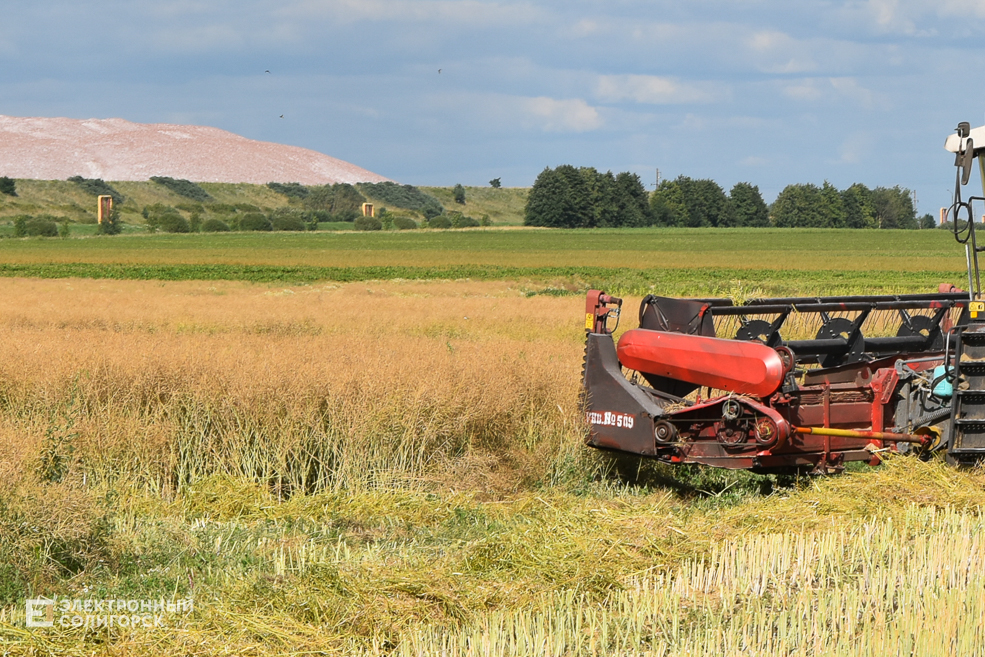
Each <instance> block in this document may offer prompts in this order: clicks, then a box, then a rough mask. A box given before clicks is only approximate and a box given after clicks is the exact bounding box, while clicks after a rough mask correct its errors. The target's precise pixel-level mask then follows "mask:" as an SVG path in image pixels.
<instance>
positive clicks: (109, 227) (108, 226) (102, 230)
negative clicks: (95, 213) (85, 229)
mask: <svg viewBox="0 0 985 657" xmlns="http://www.w3.org/2000/svg"><path fill="white" fill-rule="evenodd" d="M122 230H123V226H122V225H121V224H120V211H119V210H118V209H117V207H116V203H115V202H114V203H113V209H112V210H110V213H109V216H108V217H103V223H101V224H99V228H97V229H96V232H97V233H99V234H100V235H119V234H120V231H122Z"/></svg>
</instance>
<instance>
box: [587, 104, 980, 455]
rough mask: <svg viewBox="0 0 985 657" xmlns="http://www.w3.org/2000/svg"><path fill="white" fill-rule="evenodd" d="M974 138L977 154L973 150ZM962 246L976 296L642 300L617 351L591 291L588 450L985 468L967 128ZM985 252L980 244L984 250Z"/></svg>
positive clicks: (959, 205)
mask: <svg viewBox="0 0 985 657" xmlns="http://www.w3.org/2000/svg"><path fill="white" fill-rule="evenodd" d="M975 142H977V143H980V144H981V145H982V148H981V149H976V147H975V145H974V144H975ZM945 147H946V148H947V149H948V150H950V151H952V152H954V153H955V154H956V165H957V167H958V173H957V181H956V183H955V202H954V204H953V205H952V207H951V209H950V215H951V217H952V218H954V219H959V218H960V219H963V220H964V221H965V222H966V223H965V224H964V225H959V223H960V222H958V221H955V222H954V225H955V237H956V238H957V240H958V242H959V243H962V244H964V245H965V249H966V256H967V261H968V280H969V288H970V291H968V292H965V291H962V290H959V289H957V288H955V287H954V286H951V285H941V286H940V288H939V289H938V291H937V292H936V293H930V294H907V295H880V296H845V297H816V298H813V297H812V298H804V297H789V298H777V299H755V300H751V301H747V302H745V303H742V304H735V303H733V301H732V300H731V299H671V298H665V297H655V296H652V295H650V296H647V297H646V298H644V299H643V302H642V304H641V305H640V311H639V327H638V328H634V329H630V330H628V331H625V332H624V333H623V334H622V335H621V336H620V338H619V341H618V343H617V342H616V341H615V340H614V339H613V336H612V330H613V327H610V323H613V322H615V321H617V320H618V318H619V314H620V312H621V309H622V300H621V299H618V298H615V297H612V296H609V295H607V294H605V293H603V292H601V291H598V290H592V291H590V292H589V293H588V298H587V301H586V308H585V313H586V325H585V328H586V332H587V339H586V347H585V364H584V371H583V375H584V376H583V378H584V391H585V406H586V416H587V420H588V423H589V425H590V434H589V438H588V444H589V445H591V446H593V447H598V448H601V449H608V450H616V451H620V452H628V453H632V454H639V455H643V456H650V457H653V458H656V459H659V460H661V461H665V462H668V463H701V464H705V465H712V466H716V467H723V468H733V469H746V470H752V471H754V472H760V473H779V472H796V471H810V472H815V473H829V472H840V471H841V470H842V469H844V467H845V464H846V463H848V462H850V461H865V462H867V463H869V464H871V465H877V464H878V463H879V454H880V453H882V452H884V451H887V450H892V451H900V452H904V451H917V452H919V453H921V454H929V453H931V452H935V451H943V452H945V454H946V458H947V460H948V461H949V462H951V463H953V464H956V465H962V464H965V465H971V464H974V463H976V462H978V461H979V460H981V459H983V458H985V302H983V301H981V299H982V295H981V284H980V275H979V271H978V253H979V251H980V250H982V249H979V248H978V246H977V244H976V239H975V223H974V221H972V218H973V216H974V214H973V207H972V206H973V203H974V202H975V201H985V198H983V197H970V198H969V199H968V200H967V202H964V201H962V200H961V194H960V192H961V186H962V185H963V184H966V183H967V182H968V178H969V176H970V171H971V166H972V163H973V161H974V159H976V158H977V159H978V162H979V167H980V171H981V172H982V179H983V188H985V127H981V128H976V129H975V130H970V129H969V126H968V124H966V123H962V124H961V125H959V126H958V130H957V133H956V134H955V135H951V137H949V138H948V140H947V142H946V144H945ZM983 249H985V247H983Z"/></svg>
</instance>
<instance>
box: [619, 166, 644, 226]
mask: <svg viewBox="0 0 985 657" xmlns="http://www.w3.org/2000/svg"><path fill="white" fill-rule="evenodd" d="M616 189H617V191H618V195H619V196H618V203H619V216H620V223H619V225H620V226H649V225H650V224H651V223H653V222H652V220H651V216H650V195H649V194H647V192H646V187H645V186H644V185H643V181H642V180H640V177H639V176H638V175H636V174H635V173H629V172H628V171H624V172H622V173H620V174H618V175H616Z"/></svg>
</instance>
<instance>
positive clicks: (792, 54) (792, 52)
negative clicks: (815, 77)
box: [746, 30, 817, 73]
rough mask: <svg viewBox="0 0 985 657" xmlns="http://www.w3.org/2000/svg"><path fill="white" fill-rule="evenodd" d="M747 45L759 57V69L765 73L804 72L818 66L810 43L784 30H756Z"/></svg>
mask: <svg viewBox="0 0 985 657" xmlns="http://www.w3.org/2000/svg"><path fill="white" fill-rule="evenodd" d="M746 46H747V48H748V49H749V50H751V51H752V52H753V54H754V55H755V56H756V57H757V58H758V59H759V70H761V71H763V72H764V73H804V72H807V71H813V70H814V69H816V68H817V63H816V62H815V61H814V58H813V57H812V56H811V53H810V48H809V46H808V44H807V43H805V42H803V41H798V40H796V39H794V38H793V37H791V36H790V35H788V34H785V33H783V32H777V31H773V30H764V31H760V32H755V33H753V34H752V35H751V36H749V37H748V39H747V40H746Z"/></svg>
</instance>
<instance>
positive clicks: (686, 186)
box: [675, 176, 733, 228]
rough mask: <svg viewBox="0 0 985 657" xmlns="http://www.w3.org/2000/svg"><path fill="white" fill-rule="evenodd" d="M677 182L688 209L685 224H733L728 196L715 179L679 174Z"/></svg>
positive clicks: (700, 225) (701, 225)
mask: <svg viewBox="0 0 985 657" xmlns="http://www.w3.org/2000/svg"><path fill="white" fill-rule="evenodd" d="M675 182H676V183H677V184H678V186H679V187H680V190H681V198H682V200H683V202H684V207H685V208H686V210H687V211H686V220H685V223H684V225H685V226H690V227H693V228H700V227H704V226H729V225H733V219H732V215H731V211H730V208H729V202H728V197H727V196H725V190H723V189H722V188H721V187H719V185H718V183H716V182H715V181H714V180H707V179H703V180H694V179H692V178H689V177H687V176H678V177H677V180H676V181H675Z"/></svg>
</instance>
